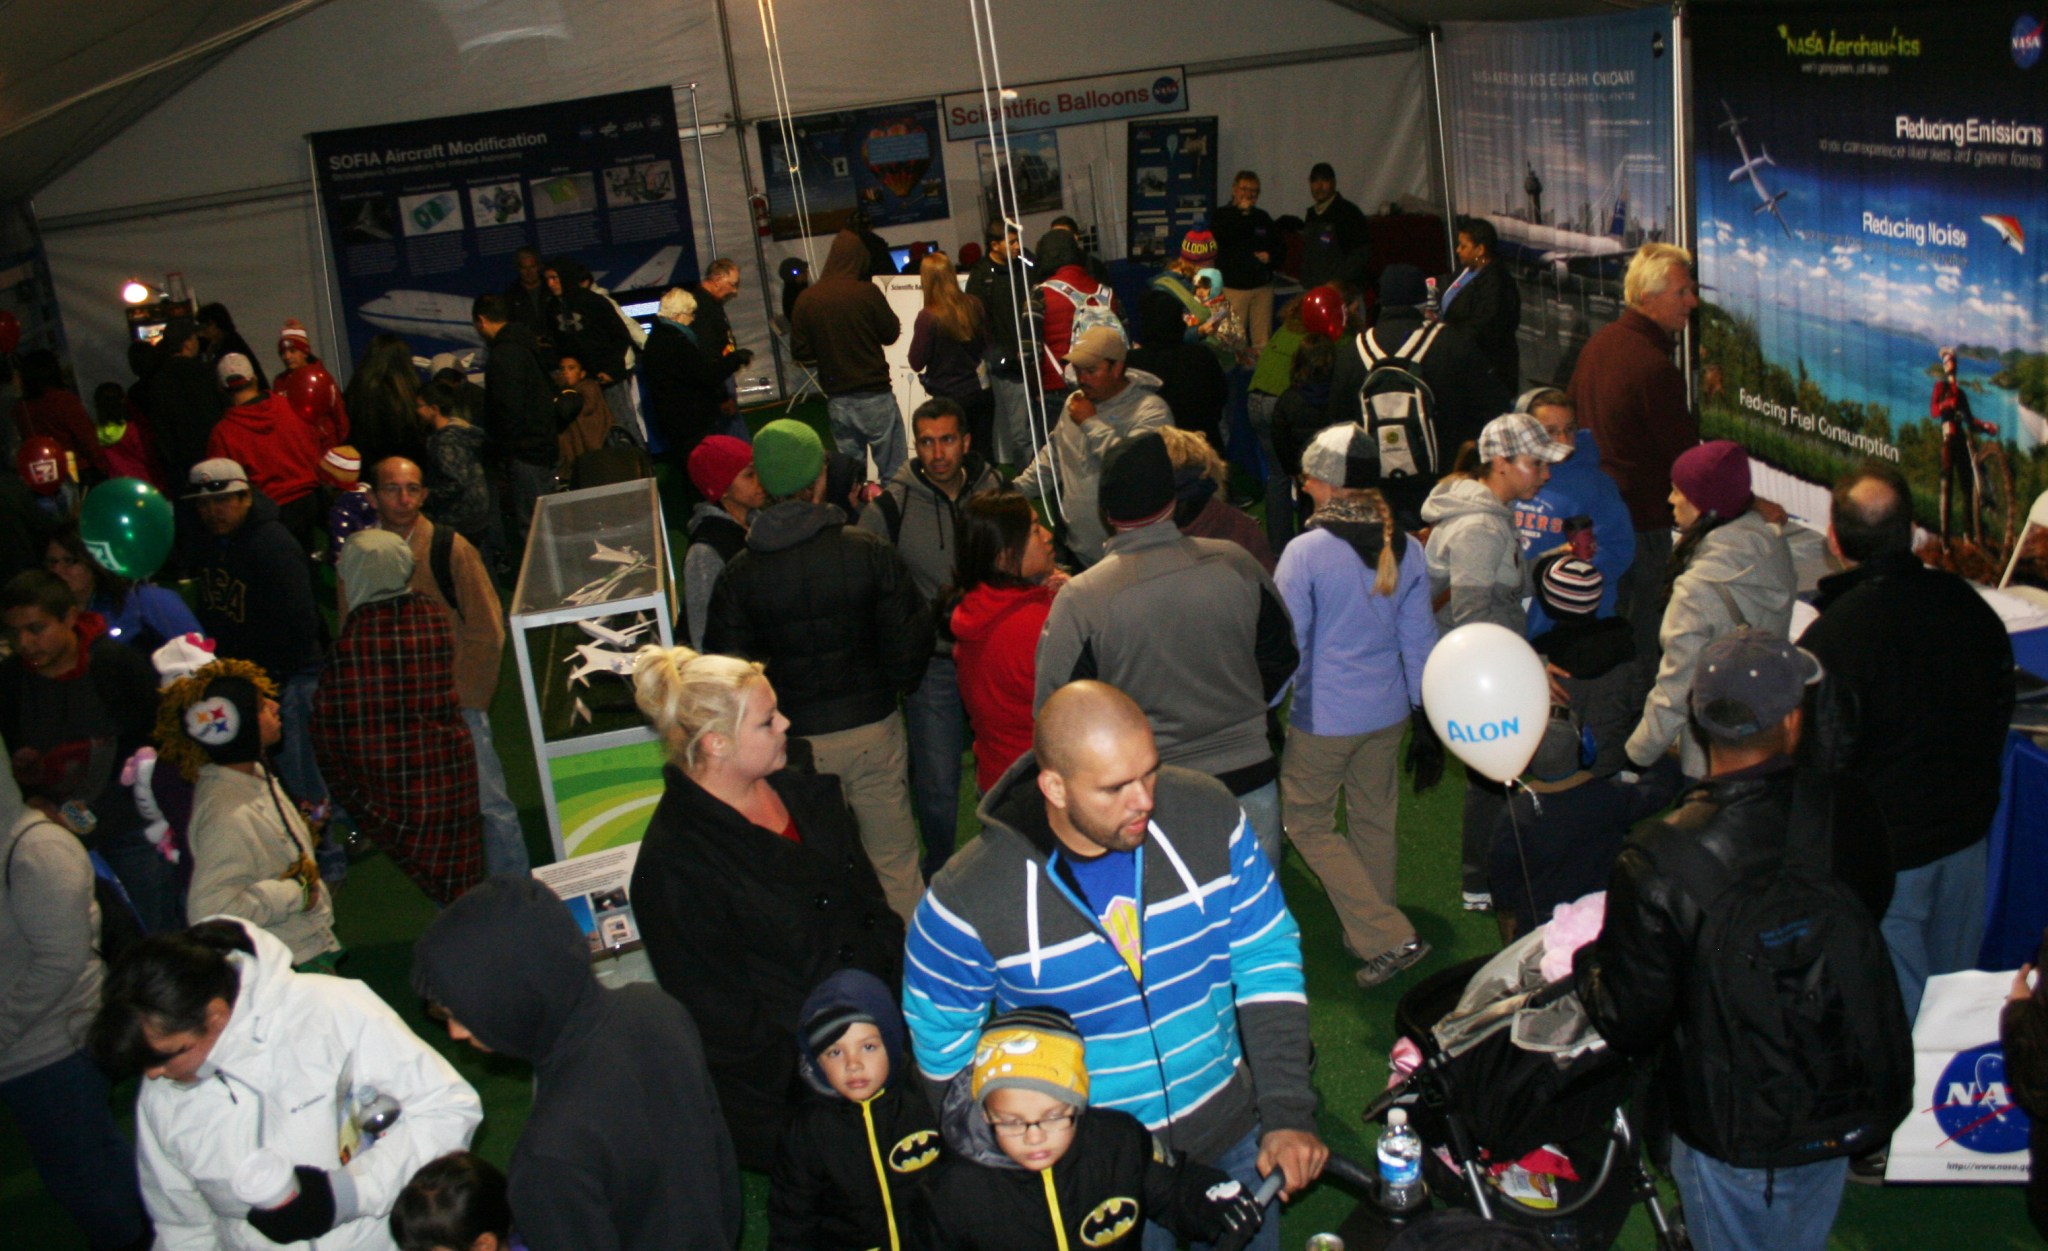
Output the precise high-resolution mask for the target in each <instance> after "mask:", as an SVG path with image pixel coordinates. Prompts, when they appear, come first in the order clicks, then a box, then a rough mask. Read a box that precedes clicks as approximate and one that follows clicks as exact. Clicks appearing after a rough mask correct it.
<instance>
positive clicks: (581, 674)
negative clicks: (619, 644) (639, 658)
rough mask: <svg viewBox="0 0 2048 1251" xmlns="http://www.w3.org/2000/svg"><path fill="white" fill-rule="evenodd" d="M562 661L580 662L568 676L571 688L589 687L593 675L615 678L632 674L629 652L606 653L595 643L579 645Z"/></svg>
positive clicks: (631, 656) (631, 655) (631, 658)
mask: <svg viewBox="0 0 2048 1251" xmlns="http://www.w3.org/2000/svg"><path fill="white" fill-rule="evenodd" d="M563 659H565V660H578V661H580V662H581V663H580V664H578V665H577V666H576V668H575V669H574V670H573V671H571V672H570V674H569V685H571V686H577V685H582V686H589V685H590V675H591V674H593V673H608V674H610V675H612V676H613V677H615V678H623V677H630V676H631V675H632V673H633V654H632V653H631V652H614V651H608V650H606V649H605V648H603V647H600V646H599V645H597V644H596V643H579V644H577V645H576V650H575V651H574V652H572V653H571V654H570V655H568V656H565V657H563Z"/></svg>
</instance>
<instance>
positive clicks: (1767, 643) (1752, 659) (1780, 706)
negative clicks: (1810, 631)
mask: <svg viewBox="0 0 2048 1251" xmlns="http://www.w3.org/2000/svg"><path fill="white" fill-rule="evenodd" d="M1822 676H1823V670H1822V669H1821V665H1820V660H1819V659H1818V658H1817V657H1815V656H1814V654H1813V653H1812V652H1809V651H1807V650H1806V649H1805V648H1802V647H1795V646H1793V645H1792V643H1791V642H1789V641H1788V640H1786V639H1782V638H1779V637H1778V636H1777V635H1774V634H1768V633H1766V632H1764V631H1762V630H1737V631H1736V632H1735V633H1733V634H1730V635H1725V636H1723V637H1721V638H1718V639H1715V640H1714V641H1713V642H1711V643H1709V644H1707V646H1706V648H1705V650H1703V651H1701V652H1700V658H1699V663H1698V666H1697V667H1696V668H1695V669H1694V670H1693V679H1692V716H1693V720H1695V721H1697V722H1699V725H1700V729H1702V730H1704V731H1705V732H1706V734H1707V737H1708V738H1711V739H1715V740H1718V741H1720V742H1724V743H1732V742H1736V741H1739V740H1741V739H1745V738H1748V737H1750V736H1751V735H1753V734H1759V733H1761V732H1763V731H1764V730H1767V729H1769V728H1770V727H1772V726H1774V725H1776V724H1778V723H1779V722H1780V721H1783V720H1784V719H1785V718H1786V717H1788V716H1790V715H1791V713H1792V710H1793V709H1795V708H1797V707H1799V705H1800V703H1801V702H1802V701H1803V700H1804V699H1805V698H1806V688H1807V687H1809V686H1812V685H1814V684H1815V683H1817V682H1819V681H1820V680H1821V677H1822Z"/></svg>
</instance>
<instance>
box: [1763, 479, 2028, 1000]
mask: <svg viewBox="0 0 2048 1251" xmlns="http://www.w3.org/2000/svg"><path fill="white" fill-rule="evenodd" d="M1828 547H1829V549H1830V550H1831V551H1833V552H1834V553H1835V555H1836V556H1838V557H1840V558H1841V560H1842V563H1843V564H1844V565H1846V566H1847V571H1846V572H1843V573H1838V574H1835V575H1834V576H1832V577H1828V578H1823V579H1821V583H1820V595H1819V597H1818V598H1817V599H1816V600H1815V607H1817V608H1819V609H1820V613H1821V617H1820V620H1819V621H1816V622H1814V623H1813V625H1811V626H1809V627H1808V628H1807V631H1806V633H1805V635H1804V636H1802V637H1801V638H1800V640H1799V641H1800V645H1801V646H1803V647H1805V648H1806V649H1807V650H1809V651H1811V652H1812V653H1813V654H1814V655H1815V656H1818V657H1819V658H1820V662H1821V663H1822V664H1823V665H1826V666H1827V670H1828V677H1829V679H1830V684H1831V693H1834V692H1833V690H1832V688H1839V693H1840V694H1842V695H1845V696H1847V699H1846V700H1840V701H1836V700H1831V701H1830V704H1831V705H1832V706H1837V707H1839V708H1841V709H1843V710H1845V711H1846V712H1847V718H1846V720H1847V722H1848V723H1847V724H1841V723H1840V722H1839V721H1833V722H1830V724H1829V725H1827V726H1826V727H1825V729H1824V730H1823V732H1822V735H1821V738H1822V743H1821V746H1822V748H1823V750H1824V751H1825V753H1826V757H1827V760H1828V762H1829V764H1830V765H1831V766H1832V767H1835V768H1839V769H1841V770H1843V771H1845V772H1848V773H1851V774H1853V775H1855V776H1856V777H1858V778H1860V779H1862V781H1863V782H1864V784H1865V785H1867V786H1869V787H1870V789H1871V792H1872V793H1873V794H1874V795H1876V797H1877V802H1878V806H1879V807H1880V808H1882V809H1883V811H1884V819H1885V828H1886V830H1887V831H1888V832H1889V834H1890V835H1891V854H1892V861H1893V864H1894V866H1895V867H1896V868H1897V869H1898V880H1897V882H1896V883H1895V884H1894V886H1893V889H1892V902H1891V907H1890V909H1889V910H1887V911H1886V912H1885V914H1884V922H1883V929H1884V938H1885V943H1886V945H1887V946H1889V947H1890V948H1891V953H1892V967H1893V968H1894V969H1895V970H1897V972H1898V976H1899V991H1900V993H1901V994H1902V995H1903V996H1904V997H1905V1001H1906V1016H1907V1019H1908V1020H1912V1019H1915V1018H1916V1017H1917V1016H1918V1015H1919V1011H1920V994H1921V991H1922V990H1923V989H1924V988H1925V986H1926V984H1927V979H1928V978H1930V977H1932V976H1934V975H1935V974H1937V973H1953V972H1955V971H1957V970H1959V969H1967V968H1972V967H1974V966H1975V964H1976V962H1977V948H1978V946H1979V945H1980V944H1981V943H1982V942H1983V940H1984V879H1985V875H1986V873H1987V872H1988V870H1989V863H1988V861H1987V854H1988V847H1989V839H1988V835H1989V832H1990V829H1991V817H1992V814H1993V813H1994V812H1996V811H1997V809H1998V796H1999V773H2000V762H2001V759H2002V757H2003V754H2004V750H2005V734H2006V727H2007V725H2008V724H2010V722H2011V720H2012V705H2013V687H2012V668H2013V659H2012V640H2011V639H2010V638H2009V637H2008V636H2007V634H2006V632H2005V625H2004V623H2003V622H2001V621H2000V620H1999V619H1998V614H1997V613H1995V612H1993V611H1992V610H1991V607H1990V606H1989V605H1988V604H1986V603H1985V602H1984V597H1983V596H1981V595H1979V594H1977V592H1976V591H1975V590H1973V589H1971V587H1970V584H1969V583H1967V582H1965V581H1963V580H1962V579H1961V578H1959V577H1957V576H1956V575H1955V574H1952V573H1945V572H1943V571H1942V570H1939V569H1931V568H1929V567H1928V566H1926V565H1924V564H1922V563H1921V562H1920V558H1919V557H1918V556H1915V555H1914V554H1913V503H1912V495H1911V494H1910V493H1909V492H1908V491H1907V489H1906V481H1905V479H1904V478H1902V477H1900V476H1899V472H1898V470H1896V469H1893V468H1891V467H1890V466H1887V465H1879V464H1871V465H1868V466H1866V467H1865V468H1863V469H1861V470H1858V471H1857V472H1856V473H1853V474H1851V475H1849V476H1848V477H1846V478H1844V479H1842V481H1841V482H1840V483H1838V484H1837V485H1836V487H1835V492H1834V502H1833V507H1832V509H1831V516H1830V518H1829V524H1828ZM1837 731H1840V733H1839V734H1838V733H1837Z"/></svg>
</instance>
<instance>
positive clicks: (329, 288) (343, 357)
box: [306, 139, 356, 374]
mask: <svg viewBox="0 0 2048 1251" xmlns="http://www.w3.org/2000/svg"><path fill="white" fill-rule="evenodd" d="M306 175H307V177H308V178H309V179H310V180H311V182H312V190H313V250H314V251H315V252H318V253H319V254H320V303H321V306H322V311H324V312H325V313H326V314H327V316H326V321H327V325H326V327H325V329H326V331H327V338H326V343H327V346H328V348H329V350H330V355H333V356H338V357H339V358H340V363H341V365H342V367H343V368H345V369H347V370H348V372H349V373H351V374H353V373H354V372H355V369H356V354H355V352H354V351H353V350H352V349H351V348H350V347H349V342H348V325H347V323H346V322H345V321H344V320H343V319H342V318H340V317H336V316H335V315H334V314H335V308H336V307H337V302H336V300H335V291H334V275H333V273H332V272H330V271H329V269H328V267H327V262H328V260H329V257H330V255H331V254H332V252H333V250H334V248H333V245H332V244H331V243H330V242H329V240H328V237H327V201H326V199H325V197H323V196H322V195H321V194H320V158H319V157H318V156H316V155H315V154H314V152H313V141H312V140H311V139H308V140H307V141H306Z"/></svg>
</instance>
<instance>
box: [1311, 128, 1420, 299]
mask: <svg viewBox="0 0 2048 1251" xmlns="http://www.w3.org/2000/svg"><path fill="white" fill-rule="evenodd" d="M1308 198H1309V206H1308V207H1307V208H1306V209H1304V210H1302V214H1301V217H1302V223H1301V233H1302V244H1301V285H1302V286H1304V287H1308V288H1310V289H1314V288H1316V287H1320V286H1322V285H1323V284H1324V283H1328V282H1348V283H1350V284H1351V285H1352V286H1353V287H1355V288H1358V289H1361V290H1362V289H1364V287H1365V286H1366V285H1367V283H1366V268H1365V266H1366V261H1367V259H1368V257H1369V255H1370V251H1371V249H1370V248H1369V247H1368V246H1367V242H1368V233H1369V232H1368V230H1367V227H1366V224H1365V214H1364V212H1362V211H1361V210H1360V209H1359V207H1358V206H1357V205H1356V204H1353V203H1352V202H1351V201H1349V200H1347V199H1345V198H1344V197H1343V196H1341V195H1338V194H1337V171H1336V170H1335V169H1333V168H1331V166H1330V163H1329V162H1328V161H1317V162H1316V163H1315V166H1314V168H1312V169H1310V170H1309V171H1308ZM1421 302H1422V301H1421V300H1417V301H1416V303H1417V304H1420V303H1421Z"/></svg>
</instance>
